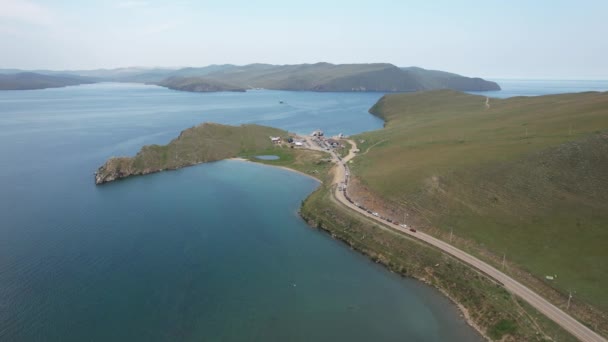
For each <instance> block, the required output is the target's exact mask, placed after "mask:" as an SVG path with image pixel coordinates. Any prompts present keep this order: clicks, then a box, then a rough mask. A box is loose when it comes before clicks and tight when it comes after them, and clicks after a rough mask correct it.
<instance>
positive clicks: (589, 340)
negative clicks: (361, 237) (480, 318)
mask: <svg viewBox="0 0 608 342" xmlns="http://www.w3.org/2000/svg"><path fill="white" fill-rule="evenodd" d="M348 142H350V144H351V146H352V148H351V150H350V151H349V153H348V155H347V156H346V157H344V158H342V159H340V158H339V157H338V156H337V155H336V154H335V153H334V152H333V151H332V152H331V154H332V157H333V159H334V160H335V162H336V164H337V166H338V167H337V169H336V173H335V176H334V184H335V185H338V186H336V189H335V193H334V195H335V198H336V199H337V200H338V201H339V202H340V203H342V204H343V205H345V206H346V207H348V208H350V209H352V210H354V211H355V212H357V213H359V214H361V215H363V216H365V217H367V218H369V219H372V220H374V221H376V222H378V223H380V224H383V225H385V226H387V227H390V228H391V229H394V230H397V231H399V232H401V233H403V234H407V235H408V236H411V237H413V238H416V239H419V240H422V241H424V242H426V243H428V244H430V245H432V246H434V247H436V248H439V249H440V250H442V251H443V252H445V253H448V254H450V255H452V256H453V257H455V258H457V259H459V260H461V261H463V262H465V263H467V264H469V265H471V266H473V267H475V268H477V269H478V270H480V271H481V272H483V273H485V274H486V275H488V276H490V277H491V278H493V279H495V280H496V281H498V282H500V283H502V284H503V286H504V287H505V289H507V290H508V291H509V292H511V293H513V294H515V295H517V296H519V297H520V298H522V299H523V300H525V301H526V302H528V303H529V304H530V305H532V306H533V307H534V308H536V309H537V310H538V311H540V312H541V313H543V314H544V315H545V316H547V317H549V318H550V319H551V320H553V321H554V322H555V323H557V324H558V325H560V326H561V327H562V328H564V329H565V330H567V331H568V332H570V333H571V334H572V335H574V336H575V337H577V338H578V339H579V340H581V341H583V342H608V341H607V340H606V339H605V338H603V337H602V336H600V335H599V334H597V333H596V332H594V331H593V330H591V329H589V328H588V327H586V326H585V325H583V324H582V323H580V322H579V321H577V320H576V319H574V318H573V317H571V316H570V315H568V314H567V313H566V312H564V311H563V310H561V309H559V308H558V307H556V306H555V305H553V304H551V303H550V302H549V301H547V300H546V299H544V298H543V297H541V296H540V295H538V294H536V293H535V292H534V291H532V290H530V289H529V288H528V287H526V286H524V285H522V284H521V283H520V282H518V281H516V280H515V279H513V278H511V277H509V276H508V275H506V274H504V273H502V272H501V271H499V270H498V269H496V268H494V267H493V266H491V265H489V264H488V263H486V262H484V261H481V260H479V259H478V258H476V257H474V256H472V255H470V254H468V253H466V252H464V251H462V250H460V249H458V248H456V247H454V246H452V245H450V244H448V243H446V242H444V241H442V240H439V239H437V238H435V237H433V236H431V235H428V234H425V233H422V232H420V231H417V232H412V231H410V230H408V229H405V228H402V227H400V226H398V225H395V224H391V223H389V222H387V221H385V220H383V219H381V218H379V217H376V216H374V215H372V214H369V213H368V212H367V211H365V210H363V209H361V208H359V207H357V206H356V205H354V204H353V203H352V202H351V201H349V199H347V197H346V195H345V192H346V190H340V189H341V186H340V185H345V186H344V187H343V188H348V183H349V182H348V176H349V169H348V165H347V163H348V162H349V161H350V160H351V159H353V158H354V157H355V156H356V154H355V152H354V151H355V150H356V149H357V145H356V143H355V142H354V141H352V140H348ZM311 147H313V149H316V148H315V146H314V144H311Z"/></svg>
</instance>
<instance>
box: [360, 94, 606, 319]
mask: <svg viewBox="0 0 608 342" xmlns="http://www.w3.org/2000/svg"><path fill="white" fill-rule="evenodd" d="M372 111H373V112H374V113H376V114H378V115H379V116H381V117H383V118H384V119H385V120H386V121H387V123H386V127H385V129H383V130H380V131H376V132H370V133H367V134H363V135H361V136H359V137H358V139H364V140H365V143H364V144H362V146H361V150H362V151H365V150H366V148H368V147H370V146H372V145H374V146H373V147H372V148H371V150H370V151H369V152H368V153H367V154H365V156H364V157H361V158H357V159H356V160H355V165H354V166H353V167H352V169H353V172H354V173H355V174H356V176H357V177H358V178H359V180H360V181H361V182H362V184H363V186H365V187H369V189H370V190H372V191H373V192H375V193H376V194H378V195H380V196H382V197H384V198H387V199H388V200H389V201H390V203H391V204H393V208H397V209H396V210H397V211H398V210H399V209H398V208H403V209H405V208H407V210H409V212H410V214H413V216H414V219H417V222H418V223H419V224H422V225H427V226H432V227H438V228H440V229H443V230H444V231H449V230H450V229H452V228H453V230H454V234H456V235H459V236H462V237H465V238H467V239H472V240H474V241H475V242H477V244H478V245H481V246H485V247H487V248H488V249H489V250H491V251H493V252H495V253H497V254H500V255H502V253H507V255H508V257H509V259H510V260H511V261H514V262H515V263H516V264H518V265H521V266H523V267H524V268H525V269H527V270H529V271H531V272H532V273H533V274H535V275H536V276H537V277H539V278H542V277H544V275H547V274H551V275H553V274H557V275H558V279H557V280H556V281H555V282H553V283H551V285H552V286H555V287H557V288H558V289H560V290H562V291H567V290H570V289H576V291H577V297H579V298H584V299H585V300H587V301H588V302H591V303H594V304H595V305H597V306H599V307H600V308H601V309H603V310H608V293H607V292H606V291H605V286H606V285H608V269H607V268H606V267H605V266H604V265H605V264H606V262H608V250H607V249H606V248H605V242H606V241H608V229H606V227H607V226H608V201H607V200H608V195H607V194H608V181H607V180H606V177H605V175H606V174H608V153H607V152H608V136H607V135H606V134H603V133H599V132H600V131H602V130H605V129H608V93H581V94H565V95H552V96H543V97H535V98H523V97H520V98H512V99H506V100H495V99H492V100H490V108H486V106H485V98H484V97H480V96H473V95H467V94H462V93H457V92H452V91H437V92H427V93H421V94H403V95H389V96H386V97H385V98H383V99H382V100H381V101H380V102H379V103H378V104H377V105H376V106H375V107H374V108H372ZM399 215H401V214H399ZM398 217H402V216H398Z"/></svg>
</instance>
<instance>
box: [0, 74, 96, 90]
mask: <svg viewBox="0 0 608 342" xmlns="http://www.w3.org/2000/svg"><path fill="white" fill-rule="evenodd" d="M88 83H95V81H94V80H93V79H90V78H85V77H80V76H73V75H43V74H37V73H33V72H19V73H14V74H0V90H32V89H45V88H59V87H66V86H72V85H79V84H88Z"/></svg>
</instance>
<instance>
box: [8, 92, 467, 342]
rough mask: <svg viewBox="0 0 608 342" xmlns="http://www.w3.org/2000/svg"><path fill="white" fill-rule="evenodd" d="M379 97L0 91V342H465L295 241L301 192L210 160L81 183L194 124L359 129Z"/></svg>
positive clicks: (424, 306)
mask: <svg viewBox="0 0 608 342" xmlns="http://www.w3.org/2000/svg"><path fill="white" fill-rule="evenodd" d="M380 96H381V94H319V93H306V92H293V93H291V92H276V91H254V92H248V93H244V94H243V93H216V94H193V93H182V92H175V91H169V90H165V89H163V88H158V87H153V86H142V85H125V84H97V85H87V86H79V87H69V88H63V89H49V90H40V91H19V92H0V189H2V191H1V192H0V217H1V218H2V220H1V223H0V341H317V340H318V341H337V340H349V341H448V340H449V341H475V340H479V337H478V336H477V335H476V334H475V333H474V332H473V331H472V329H471V328H469V327H468V326H466V325H465V324H464V322H463V321H462V320H461V319H460V318H459V316H458V313H457V311H456V309H455V307H454V306H453V305H451V304H450V303H449V302H448V301H447V299H445V298H444V297H442V296H441V295H439V294H438V293H437V292H436V291H434V290H432V289H430V288H428V287H426V286H423V285H421V284H420V283H418V282H416V281H413V280H409V279H401V278H399V277H398V276H396V275H394V274H392V273H389V272H387V271H386V270H385V269H383V268H382V267H380V266H378V265H376V264H374V263H372V262H370V261H368V260H367V259H366V258H365V257H363V256H360V255H359V254H357V253H356V252H353V251H351V250H350V249H348V248H346V247H345V246H344V245H343V244H341V243H339V242H336V241H334V240H332V239H331V238H329V237H328V236H327V235H326V234H323V233H320V232H318V231H316V230H313V229H310V228H308V227H307V226H306V225H305V224H304V222H303V221H302V220H301V219H300V218H299V217H298V215H297V209H298V207H299V205H300V202H301V201H302V200H303V199H304V198H305V197H306V196H307V195H308V194H309V193H310V192H311V191H313V189H315V187H316V186H317V184H316V182H315V181H314V180H312V179H309V178H307V177H302V176H300V175H298V174H295V173H291V172H288V171H284V170H280V169H275V168H270V167H266V166H261V165H255V164H251V163H242V162H238V161H223V162H217V163H211V164H206V165H200V166H196V167H190V168H186V169H182V170H179V171H173V172H164V173H159V174H154V175H149V176H145V177H135V178H131V179H127V180H124V181H119V182H115V183H111V184H107V185H104V186H99V187H97V186H95V185H94V183H93V172H94V171H95V169H96V168H97V167H98V166H99V165H101V164H102V163H103V162H104V161H105V159H107V158H108V157H110V156H112V155H124V154H133V153H135V152H136V151H137V150H138V149H139V148H140V146H141V145H143V144H150V143H159V144H161V143H166V142H168V141H169V140H170V139H172V138H174V137H175V136H176V135H177V134H178V133H179V131H181V130H182V129H184V128H186V127H189V126H192V125H195V124H198V123H201V122H204V121H214V122H221V123H229V124H240V123H260V124H266V125H272V126H276V127H281V128H284V129H288V130H290V131H295V132H300V133H308V132H310V131H312V130H314V129H319V128H320V129H324V130H326V131H327V132H328V133H329V134H337V133H339V132H342V133H345V134H352V133H356V132H361V131H365V130H371V129H377V128H380V127H381V126H382V122H381V121H380V120H378V119H376V118H374V117H373V116H371V115H368V114H367V109H368V108H369V107H370V106H371V105H372V104H373V103H374V102H375V101H376V100H377V99H378V98H379V97H380ZM279 101H283V102H284V104H279Z"/></svg>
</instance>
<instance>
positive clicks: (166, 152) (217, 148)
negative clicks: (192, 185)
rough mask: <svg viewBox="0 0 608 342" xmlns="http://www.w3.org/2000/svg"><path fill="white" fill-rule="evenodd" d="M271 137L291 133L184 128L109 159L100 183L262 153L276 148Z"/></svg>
mask: <svg viewBox="0 0 608 342" xmlns="http://www.w3.org/2000/svg"><path fill="white" fill-rule="evenodd" d="M271 136H279V137H285V136H287V132H286V131H283V130H280V129H277V128H272V127H266V126H260V125H241V126H228V125H221V124H214V123H204V124H201V125H198V126H195V127H191V128H188V129H185V130H183V131H182V132H181V133H180V135H179V136H178V137H177V138H175V139H173V140H172V141H171V142H170V143H169V144H167V145H147V146H144V147H142V149H141V150H140V151H139V152H138V153H137V155H135V156H134V157H115V158H111V159H109V160H108V161H107V162H106V163H105V164H104V165H103V166H101V167H100V168H99V169H98V170H97V173H96V177H95V182H96V183H97V184H101V183H105V182H110V181H113V180H116V179H119V178H125V177H129V176H133V175H143V174H148V173H152V172H158V171H162V170H171V169H178V168H181V167H185V166H191V165H195V164H200V163H206V162H211V161H216V160H222V159H227V158H232V157H236V156H238V155H241V154H262V152H263V151H265V150H267V149H270V148H272V146H273V144H272V142H271V141H270V137H271Z"/></svg>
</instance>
